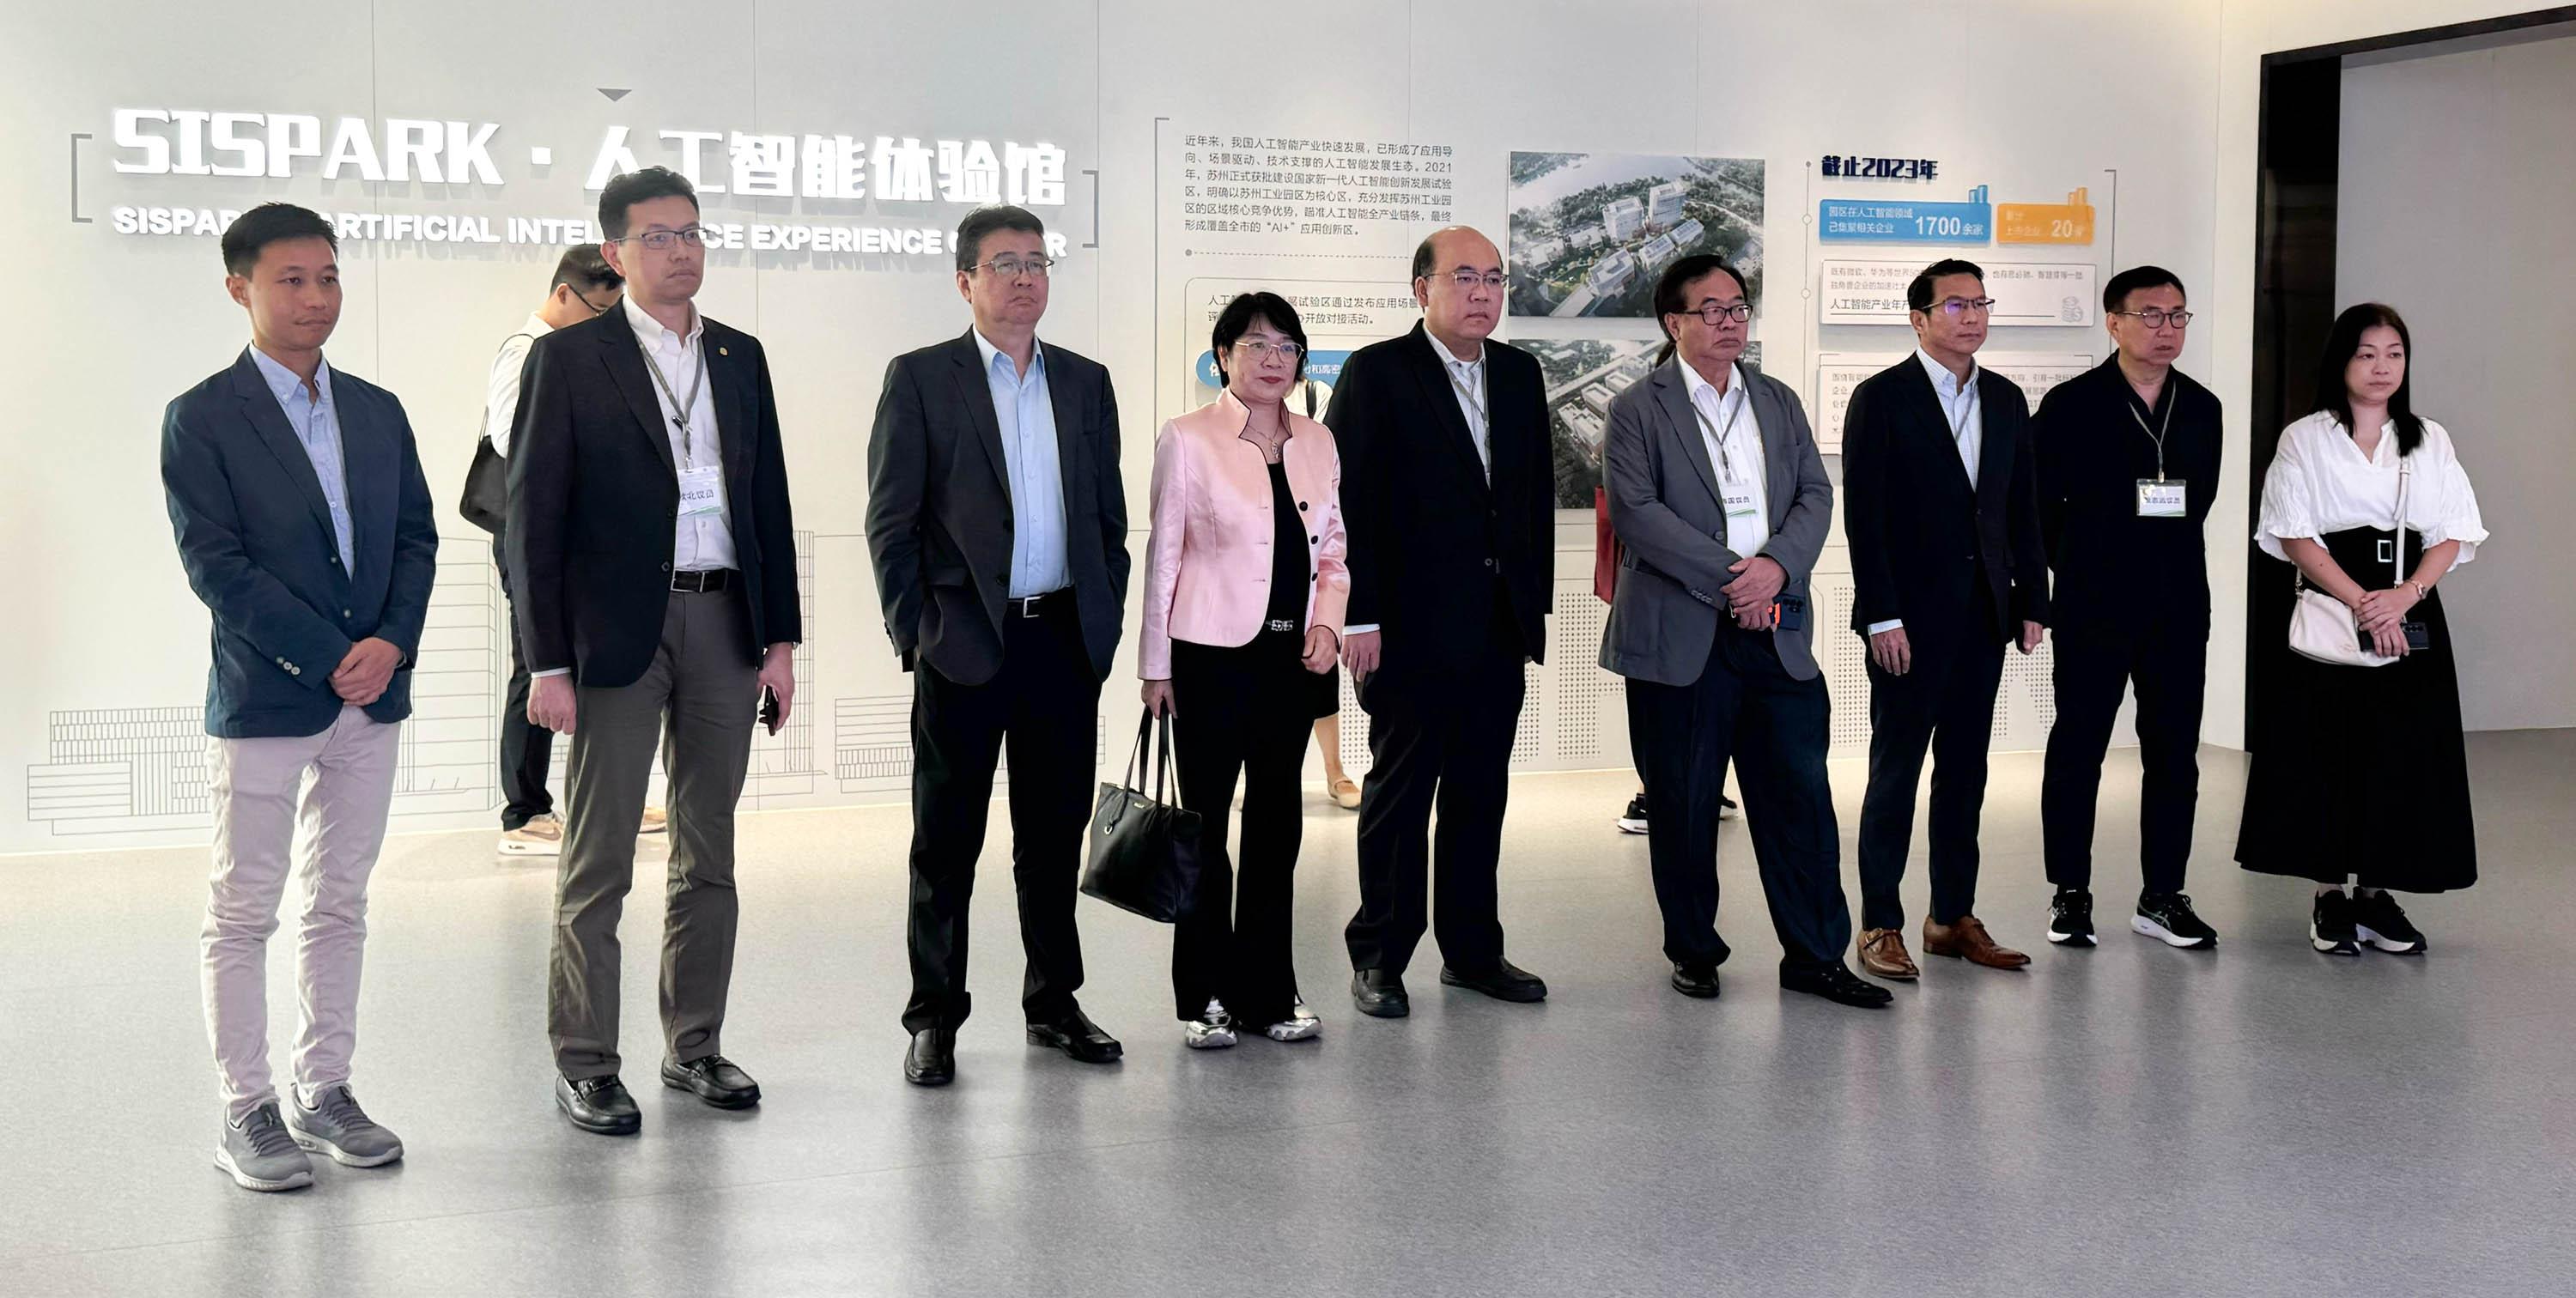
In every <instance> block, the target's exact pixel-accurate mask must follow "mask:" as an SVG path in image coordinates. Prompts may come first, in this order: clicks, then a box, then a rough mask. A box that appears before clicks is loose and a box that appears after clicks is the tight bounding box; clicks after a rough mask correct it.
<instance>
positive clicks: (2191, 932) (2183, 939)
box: [2129, 892, 2218, 950]
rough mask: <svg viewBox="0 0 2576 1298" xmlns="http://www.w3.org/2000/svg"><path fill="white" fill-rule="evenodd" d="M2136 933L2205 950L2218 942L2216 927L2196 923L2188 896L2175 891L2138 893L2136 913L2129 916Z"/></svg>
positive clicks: (2164, 941)
mask: <svg viewBox="0 0 2576 1298" xmlns="http://www.w3.org/2000/svg"><path fill="white" fill-rule="evenodd" d="M2129 927H2130V928H2131V929H2132V930H2135V931H2136V932H2140V933H2144V934H2146V935H2147V936H2148V937H2151V938H2154V939H2155V940H2157V941H2159V942H2162V943H2164V944H2165V945H2166V946H2178V947H2182V948H2184V949H2185V950H2205V949H2207V948H2209V947H2214V946H2216V945H2218V930H2217V929H2214V928H2211V927H2210V926H2209V925H2207V924H2204V923H2201V922H2200V916H2198V915H2195V914H2193V913H2192V912H2191V898H2189V897H2187V896H2184V895H2183V894H2181V893H2179V892H2142V893H2139V894H2138V913H2137V914H2136V915H2134V916H2131V917H2130V919H2129Z"/></svg>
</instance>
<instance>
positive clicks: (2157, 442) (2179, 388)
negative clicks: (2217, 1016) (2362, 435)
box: [2032, 266, 2222, 949]
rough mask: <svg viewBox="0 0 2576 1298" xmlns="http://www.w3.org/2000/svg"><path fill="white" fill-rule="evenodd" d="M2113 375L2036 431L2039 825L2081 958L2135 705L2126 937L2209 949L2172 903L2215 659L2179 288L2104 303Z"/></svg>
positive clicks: (2215, 430) (2142, 284)
mask: <svg viewBox="0 0 2576 1298" xmlns="http://www.w3.org/2000/svg"><path fill="white" fill-rule="evenodd" d="M2102 310H2103V321H2102V322H2103V325H2104V326H2105V327H2106V328H2107V329H2108V330H2109V332H2110V335H2111V343H2112V351H2111V356H2110V358H2109V359H2107V360H2105V361H2103V362H2102V363H2101V364H2100V365H2099V366H2096V367H2095V368H2094V369H2093V370H2092V371H2091V372H2089V373H2086V374H2084V375H2082V376H2080V377H2077V378H2073V379H2069V380H2067V381H2066V382H2064V383H2061V384H2058V385H2057V386H2056V387H2054V388H2052V389H2050V390H2049V393H2048V395H2047V397H2045V398H2043V399H2042V400H2041V401H2040V403H2039V413H2038V415H2036V416H2035V417H2034V418H2033V420H2032V440H2033V442H2034V444H2035V445H2036V447H2037V450H2038V457H2039V518H2040V531H2041V534H2042V535H2043V536H2044V537H2045V538H2046V541H2047V545H2048V566H2049V568H2050V570H2051V576H2052V577H2053V579H2054V583H2055V586H2056V590H2055V595H2054V602H2055V605H2056V616H2055V618H2054V620H2053V626H2054V627H2055V629H2056V631H2057V649H2056V652H2055V653H2054V654H2053V655H2052V658H2053V661H2052V662H2051V664H2050V667H2051V669H2052V671H2053V673H2054V675H2055V677H2056V688H2057V724H2056V725H2055V726H2053V727H2051V728H2050V730H2049V732H2048V765H2047V775H2046V777H2045V778H2044V780H2043V782H2042V784H2041V785H2040V795H2039V818H2040V826H2041V833H2042V836H2043V842H2044V845H2045V849H2046V853H2047V862H2048V881H2049V882H2050V883H2052V884H2055V885H2056V886H2057V891H2056V896H2055V898H2054V900H2053V901H2052V902H2051V903H2050V906H2049V924H2048V940H2049V941H2051V942H2053V943H2056V944H2058V945H2060V946H2065V947H2089V946H2091V945H2093V894H2092V892H2091V891H2090V890H2091V888H2092V884H2093V818H2094V808H2095V800H2096V798H2097V795H2099V793H2100V792H2101V787H2102V754H2103V750H2104V749H2106V748H2107V747H2109V745H2110V742H2111V726H2112V720H2113V718H2114V717H2115V716H2117V715H2118V713H2119V711H2120V696H2121V694H2122V693H2124V692H2125V691H2126V690H2127V689H2128V687H2129V686H2131V685H2132V684H2134V685H2135V686H2136V688H2137V693H2138V717H2137V728H2138V760H2139V763H2140V765H2141V767H2142V768H2143V770H2142V772H2141V775H2142V778H2141V779H2140V781H2139V789H2138V793H2139V798H2138V804H2139V805H2138V855H2139V862H2140V866H2141V871H2142V874H2143V876H2144V878H2143V880H2142V885H2143V886H2142V887H2141V889H2140V892H2139V894H2138V906H2137V911H2136V913H2135V914H2133V915H2132V916H2131V917H2130V919H2129V927H2130V929H2131V930H2132V931H2134V932H2136V933H2139V934H2141V935H2144V936H2146V937H2151V938H2154V939H2156V940H2157V941H2160V942H2163V943H2164V944H2166V945H2167V946H2173V947H2181V948H2186V949H2191V948H2205V947H2214V946H2216V945H2218V933H2217V931H2216V930H2214V929H2212V928H2210V926H2209V925H2208V924H2207V923H2205V922H2203V921H2202V920H2201V918H2200V916H2199V915H2198V914H2196V913H2194V912H2193V910H2192V906H2191V898H2189V897H2187V896H2184V895H2183V891H2182V885H2183V868H2184V866H2185V864H2186V863H2187V862H2188V861H2189V859H2190V857H2191V817H2192V808H2193V804H2194V803H2196V802H2197V801H2198V800H2199V796H2200V761H2199V748H2200V709H2201V695H2202V689H2203V686H2204V685H2205V683H2206V681H2207V668H2208V657H2209V558H2208V554H2207V553H2206V551H2205V549H2204V547H2203V546H2202V543H2201V524H2202V523H2203V522H2205V521H2207V519H2208V518H2209V510H2210V507H2211V506H2212V505H2213V504H2215V503H2216V502H2217V499H2218V465H2219V447H2220V442H2221V429H2222V412H2221V410H2220V408H2219V404H2218V397H2217V396H2216V395H2215V394H2213V393H2212V392H2211V391H2210V390H2209V389H2207V388H2205V387H2202V386H2201V385H2200V384H2198V383H2196V382H2193V381H2192V379H2191V377H2190V376H2189V375H2186V374H2184V373H2183V372H2182V371H2180V370H2178V369H2175V368H2174V359H2175V358H2176V357H2178V356H2180V355H2181V354H2182V347H2183V330H2184V328H2185V327H2186V326H2188V325H2189V324H2190V323H2191V312H2190V311H2189V310H2188V309H2186V308H2185V306H2184V300H2183V288H2182V281H2181V280H2180V279H2179V278H2177V277H2176V276H2175V275H2174V273H2173V272H2172V271H2169V270H2166V269H2164V268H2163V267H2160V266H2139V267H2135V268H2132V269H2129V270H2124V271H2121V272H2120V273H2119V274H2117V275H2114V276H2112V277H2111V282H2110V283H2109V284H2107V285H2105V286H2104V287H2103V290H2102Z"/></svg>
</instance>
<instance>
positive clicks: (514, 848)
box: [483, 243, 662, 856]
mask: <svg viewBox="0 0 2576 1298" xmlns="http://www.w3.org/2000/svg"><path fill="white" fill-rule="evenodd" d="M625 285H626V277H625V276H623V275H620V274H618V273H617V271H616V270H615V268H613V267H611V266H610V265H609V264H608V259H607V258H606V257H604V256H601V255H600V251H599V245H597V244H590V243H585V244H583V245H581V246H580V247H578V248H567V249H565V250H564V255H563V257H562V258H561V259H560V260H558V261H557V262H556V263H555V277H554V282H553V283H552V284H551V285H549V286H548V288H547V290H546V300H545V302H544V304H543V305H541V306H539V307H538V308H537V309H536V310H535V311H534V312H533V313H531V314H530V315H529V316H528V318H527V320H526V322H525V323H523V324H521V325H520V326H519V329H518V332H516V333H513V334H511V335H510V336H509V337H507V338H504V339H502V340H501V351H500V354H499V355H497V356H494V357H493V358H492V373H491V376H490V378H489V379H488V380H487V382H486V384H485V391H484V400H483V436H484V438H485V439H486V440H488V441H490V442H491V443H492V450H493V452H494V453H495V454H498V455H500V456H502V457H503V458H504V459H507V458H508V456H509V454H510V428H511V425H512V424H514V423H516V422H517V420H518V417H519V377H520V373H521V371H523V370H524V369H526V368H527V361H528V348H529V347H530V346H531V345H532V344H534V343H535V342H536V340H538V339H539V338H543V337H545V336H546V335H547V334H550V333H553V332H554V331H555V330H557V329H568V328H571V327H572V326H574V325H577V324H580V323H581V322H582V321H584V320H589V319H593V318H595V317H598V316H603V315H606V314H608V313H609V312H610V311H611V310H613V309H615V308H616V306H617V299H618V295H619V293H620V291H621V290H622V289H624V287H625ZM492 562H493V564H494V566H496V567H497V568H498V569H499V570H500V576H501V598H502V601H503V607H504V608H506V609H508V610H509V611H510V688H509V694H508V696H507V698H506V700H505V701H504V702H503V704H502V706H501V851H502V852H503V853H504V854H505V855H510V856H556V855H559V854H561V853H562V851H563V822H562V820H561V819H559V818H558V817H556V815H555V797H554V794H553V793H552V792H551V791H549V790H548V789H547V788H546V774H547V771H548V770H549V768H551V767H552V766H553V765H554V743H555V735H554V732H553V731H551V730H545V729H541V728H539V727H538V726H536V725H535V724H533V723H532V722H530V721H529V720H528V655H527V651H526V649H525V648H524V646H523V645H522V644H521V643H520V638H519V620H518V597H517V596H515V595H513V594H511V592H510V562H509V548H508V546H507V545H506V544H505V543H504V542H503V541H502V539H501V538H500V537H498V536H495V537H493V538H492ZM661 829H662V816H661V813H660V812H658V811H656V810H654V809H652V808H650V807H648V808H646V809H645V811H644V826H643V831H644V832H645V833H648V834H652V833H659V832H661Z"/></svg>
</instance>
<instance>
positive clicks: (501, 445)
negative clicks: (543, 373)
mask: <svg viewBox="0 0 2576 1298" xmlns="http://www.w3.org/2000/svg"><path fill="white" fill-rule="evenodd" d="M554 331H555V327H554V326H553V325H550V324H547V323H546V321H545V317H543V316H540V315H537V314H534V313H533V312H532V313H530V314H529V316H528V322H527V323H526V324H523V325H520V326H519V331H518V332H517V333H514V334H512V335H510V336H509V337H507V338H504V339H502V340H501V354H500V355H498V356H495V357H493V358H492V374H491V377H489V378H487V379H485V380H484V381H483V435H484V436H485V437H488V438H490V439H492V451H493V453H494V454H496V455H499V456H501V457H502V458H503V459H507V458H509V455H510V430H511V428H512V427H513V426H514V425H516V424H517V423H518V422H519V373H520V371H522V370H524V369H526V368H527V366H528V348H529V347H530V346H531V345H533V344H534V343H535V342H536V341H537V340H538V339H540V338H543V337H545V336H546V335H547V334H550V333H553V332H554Z"/></svg>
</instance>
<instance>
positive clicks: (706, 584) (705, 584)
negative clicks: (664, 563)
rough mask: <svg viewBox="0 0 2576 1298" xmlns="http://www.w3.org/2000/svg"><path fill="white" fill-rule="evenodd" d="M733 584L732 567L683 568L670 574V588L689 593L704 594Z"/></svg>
mask: <svg viewBox="0 0 2576 1298" xmlns="http://www.w3.org/2000/svg"><path fill="white" fill-rule="evenodd" d="M731 585H733V569H731V568H705V569H685V570H682V571H679V572H675V573H672V574H671V589H673V590H676V591H681V592H684V593H686V594H690V595H704V594H707V593H709V592H711V591H719V590H723V589H725V588H726V587H728V586H731Z"/></svg>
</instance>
